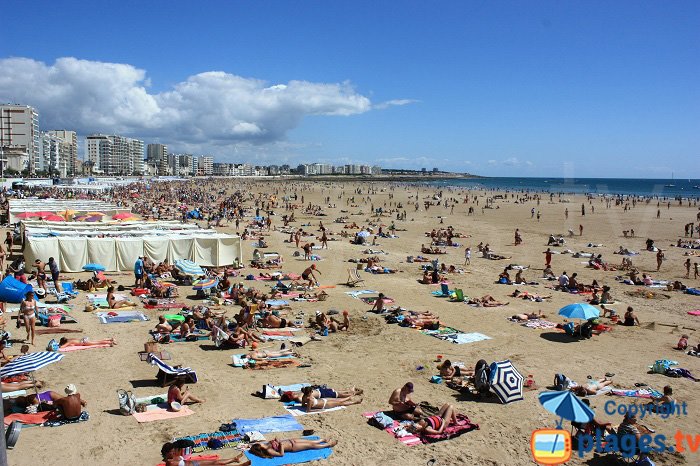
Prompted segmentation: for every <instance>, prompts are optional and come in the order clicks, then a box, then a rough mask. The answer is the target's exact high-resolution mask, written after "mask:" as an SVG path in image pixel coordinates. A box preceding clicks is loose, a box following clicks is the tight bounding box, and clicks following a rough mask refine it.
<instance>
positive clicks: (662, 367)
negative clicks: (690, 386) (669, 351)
mask: <svg viewBox="0 0 700 466" xmlns="http://www.w3.org/2000/svg"><path fill="white" fill-rule="evenodd" d="M676 364H678V363H677V362H675V361H669V360H668V359H657V360H656V361H655V362H654V365H652V366H651V372H653V373H654V374H665V373H666V371H668V370H669V369H670V368H671V366H675V365H676Z"/></svg>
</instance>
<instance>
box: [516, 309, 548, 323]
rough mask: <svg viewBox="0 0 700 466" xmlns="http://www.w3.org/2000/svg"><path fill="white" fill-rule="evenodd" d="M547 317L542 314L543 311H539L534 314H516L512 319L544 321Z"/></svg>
mask: <svg viewBox="0 0 700 466" xmlns="http://www.w3.org/2000/svg"><path fill="white" fill-rule="evenodd" d="M545 317H547V316H546V315H544V314H542V311H537V312H533V313H531V314H515V315H514V316H512V317H511V319H513V320H520V321H523V320H534V319H544V318H545Z"/></svg>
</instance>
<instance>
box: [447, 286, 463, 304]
mask: <svg viewBox="0 0 700 466" xmlns="http://www.w3.org/2000/svg"><path fill="white" fill-rule="evenodd" d="M450 301H456V302H459V303H461V302H462V301H464V291H462V289H461V288H457V289H455V290H454V291H453V292H452V294H450Z"/></svg>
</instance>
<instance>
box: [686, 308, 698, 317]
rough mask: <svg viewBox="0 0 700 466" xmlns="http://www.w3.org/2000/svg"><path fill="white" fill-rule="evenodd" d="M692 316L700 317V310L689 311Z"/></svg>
mask: <svg viewBox="0 0 700 466" xmlns="http://www.w3.org/2000/svg"><path fill="white" fill-rule="evenodd" d="M688 314H690V315H691V316H700V309H695V310H694V311H688Z"/></svg>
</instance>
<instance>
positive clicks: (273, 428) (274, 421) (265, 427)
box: [232, 414, 304, 434]
mask: <svg viewBox="0 0 700 466" xmlns="http://www.w3.org/2000/svg"><path fill="white" fill-rule="evenodd" d="M232 422H233V423H235V424H236V428H237V429H238V431H239V432H250V431H253V430H254V431H258V432H260V433H261V434H268V433H270V432H292V431H295V430H304V426H302V425H301V424H299V423H298V422H297V420H296V419H294V416H292V415H291V414H285V415H282V416H272V417H263V418H260V419H234V420H233V421H232Z"/></svg>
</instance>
